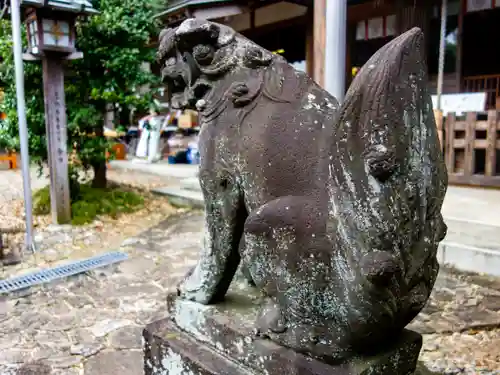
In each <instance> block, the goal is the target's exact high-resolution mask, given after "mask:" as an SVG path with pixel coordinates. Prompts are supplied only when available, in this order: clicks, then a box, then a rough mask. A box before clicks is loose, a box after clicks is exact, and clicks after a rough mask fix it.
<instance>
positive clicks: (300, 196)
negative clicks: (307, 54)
mask: <svg viewBox="0 0 500 375" xmlns="http://www.w3.org/2000/svg"><path fill="white" fill-rule="evenodd" d="M422 40H423V34H422V33H421V31H420V30H419V29H413V30H410V31H408V32H406V33H405V34H403V35H401V36H399V37H397V38H395V39H394V40H393V41H391V42H390V43H389V44H387V45H386V46H385V47H383V48H382V49H380V50H379V51H378V52H377V53H376V54H375V55H374V56H373V57H372V58H371V59H370V60H369V61H368V62H367V63H366V65H365V66H364V67H363V68H362V69H361V71H360V72H359V73H358V75H357V76H356V78H355V79H354V82H353V83H352V85H351V87H350V88H349V91H348V93H347V95H346V98H345V102H344V103H343V104H342V105H339V103H338V102H337V100H336V99H335V98H334V97H332V96H331V95H330V94H328V93H327V92H326V91H325V90H323V89H322V88H321V87H319V86H318V85H317V84H316V83H315V82H314V81H313V80H311V79H310V78H309V77H308V76H307V75H305V74H304V73H302V72H298V71H295V70H294V69H293V68H292V67H291V66H290V65H289V64H287V62H286V61H285V60H284V59H283V58H282V57H280V56H277V55H273V54H271V53H270V52H269V51H266V50H264V49H263V48H261V47H259V46H258V45H256V44H254V43H252V42H251V41H249V40H247V39H246V38H244V37H243V36H241V35H239V34H238V33H236V32H235V31H233V30H232V29H230V28H228V27H226V26H223V25H219V24H216V23H212V22H208V21H202V20H197V19H188V20H186V21H185V22H183V23H182V24H181V25H180V26H179V27H177V28H176V29H166V30H164V31H163V32H162V33H161V35H160V47H159V58H160V61H161V63H162V68H163V71H162V75H163V79H164V82H165V83H166V85H167V86H168V89H169V92H170V95H171V102H172V105H173V106H174V107H180V108H182V107H191V108H197V109H198V110H199V112H200V117H201V126H202V129H201V133H200V141H199V142H200V143H199V149H200V154H201V165H200V184H201V187H202V191H203V195H204V198H205V205H206V228H205V229H206V233H205V240H204V245H203V249H202V252H201V255H200V260H199V263H198V265H197V266H196V267H195V268H193V269H192V270H191V271H190V272H189V273H188V275H187V276H186V278H185V279H184V280H183V281H182V282H181V283H180V284H179V286H178V294H179V296H180V297H181V298H185V299H189V300H193V301H197V302H199V303H202V304H212V303H216V302H218V301H221V300H222V299H223V298H224V295H225V293H226V292H227V290H228V287H229V284H230V283H231V281H232V279H233V277H234V274H235V272H236V270H237V267H238V266H239V264H240V263H241V265H242V266H243V267H244V268H245V271H246V274H247V275H248V277H249V278H251V280H252V281H253V283H255V285H256V287H257V288H259V289H260V290H261V291H262V292H263V294H264V295H265V296H266V299H267V302H266V303H265V304H264V307H263V309H262V312H261V315H260V317H259V320H258V321H257V323H256V324H257V332H260V333H261V334H262V335H265V336H267V337H269V338H270V339H272V340H274V341H276V342H278V343H279V344H281V345H284V346H287V347H290V348H292V349H295V350H297V351H299V352H303V353H307V354H309V355H312V356H313V357H316V358H320V359H323V360H327V361H329V362H336V361H337V362H338V361H341V360H342V359H345V358H346V357H349V356H353V355H356V353H361V352H364V351H366V350H368V349H369V348H370V346H371V345H381V343H383V342H384V341H387V340H388V339H391V340H392V339H394V338H395V337H397V336H398V335H399V334H400V332H402V330H403V328H404V327H405V326H406V325H407V324H408V323H409V322H410V321H411V320H412V319H413V318H414V317H415V316H416V315H417V314H418V312H419V311H420V310H421V309H422V308H423V306H424V304H425V303H426V301H427V299H428V298H429V294H430V292H431V289H432V287H433V285H434V282H435V279H436V275H437V273H438V263H437V261H436V251H437V246H438V243H439V242H440V241H441V240H442V239H443V238H444V236H445V233H446V226H445V224H444V222H443V218H442V216H441V205H442V202H443V198H444V195H445V192H446V187H447V172H446V168H445V165H444V163H443V158H442V155H441V151H440V147H439V141H438V137H437V132H436V125H435V120H434V115H433V111H432V104H431V98H430V96H429V94H428V91H427V76H426V65H425V62H424V58H423V51H422V49H423V47H424V46H423V43H422ZM242 239H244V241H243V243H242V244H241V246H240V242H242Z"/></svg>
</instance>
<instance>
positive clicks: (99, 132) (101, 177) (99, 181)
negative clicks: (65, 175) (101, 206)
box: [92, 126, 108, 189]
mask: <svg viewBox="0 0 500 375" xmlns="http://www.w3.org/2000/svg"><path fill="white" fill-rule="evenodd" d="M95 133H96V137H104V129H103V127H102V126H101V127H99V128H97V129H96V130H95ZM103 152H104V150H103ZM103 156H104V155H103ZM92 169H93V170H94V179H93V180H92V187H94V188H101V189H104V188H106V186H107V185H108V179H107V177H106V158H105V157H104V158H103V159H100V160H99V161H97V162H95V163H92Z"/></svg>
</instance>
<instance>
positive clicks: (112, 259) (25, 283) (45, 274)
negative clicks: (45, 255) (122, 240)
mask: <svg viewBox="0 0 500 375" xmlns="http://www.w3.org/2000/svg"><path fill="white" fill-rule="evenodd" d="M127 258H128V255H127V254H125V253H122V252H118V251H116V252H110V253H106V254H103V255H99V256H95V257H92V258H88V259H85V260H79V261H76V262H72V263H68V264H64V265H62V266H57V267H54V268H48V269H44V270H40V271H37V272H33V273H29V274H27V275H23V276H18V277H13V278H11V279H7V280H1V281H0V294H1V293H8V292H13V291H16V290H20V289H25V288H28V287H30V286H34V285H38V284H43V283H48V282H50V281H53V280H57V279H62V278H64V277H68V276H73V275H77V274H79V273H82V272H86V271H90V270H92V269H95V268H99V267H104V266H108V265H110V264H113V263H117V262H121V261H123V260H125V259H127Z"/></svg>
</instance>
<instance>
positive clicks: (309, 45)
mask: <svg viewBox="0 0 500 375" xmlns="http://www.w3.org/2000/svg"><path fill="white" fill-rule="evenodd" d="M306 22H307V23H306V72H307V75H308V76H309V77H312V78H313V79H314V64H315V61H316V59H315V58H314V12H313V11H312V9H309V10H308V12H307V21H306Z"/></svg>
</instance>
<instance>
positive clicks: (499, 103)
mask: <svg viewBox="0 0 500 375" xmlns="http://www.w3.org/2000/svg"><path fill="white" fill-rule="evenodd" d="M461 92H484V93H486V109H500V108H499V107H500V74H490V75H484V76H470V77H464V79H463V88H462V90H461Z"/></svg>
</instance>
